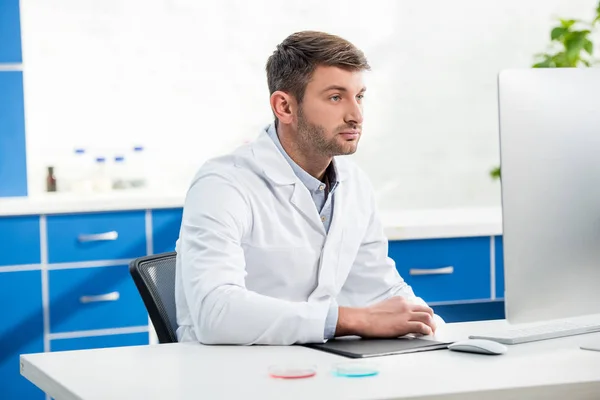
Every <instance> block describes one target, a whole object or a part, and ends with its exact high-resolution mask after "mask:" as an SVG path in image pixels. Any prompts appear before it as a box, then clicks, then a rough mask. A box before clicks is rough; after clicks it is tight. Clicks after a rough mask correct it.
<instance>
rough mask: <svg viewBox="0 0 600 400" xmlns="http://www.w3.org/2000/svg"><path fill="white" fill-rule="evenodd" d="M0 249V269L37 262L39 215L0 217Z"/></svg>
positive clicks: (38, 261) (38, 252)
mask: <svg viewBox="0 0 600 400" xmlns="http://www.w3.org/2000/svg"><path fill="white" fill-rule="evenodd" d="M0 136H1V131H0ZM0 162H1V161H0ZM0 249H1V250H0V254H1V255H2V256H1V257H0V269H1V268H2V266H3V265H5V266H6V265H23V264H39V263H40V262H41V260H40V258H41V256H40V217H38V216H26V217H4V218H0Z"/></svg>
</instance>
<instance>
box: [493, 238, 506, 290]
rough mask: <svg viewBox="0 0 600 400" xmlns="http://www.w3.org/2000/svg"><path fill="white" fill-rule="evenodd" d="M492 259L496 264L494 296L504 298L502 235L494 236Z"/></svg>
mask: <svg viewBox="0 0 600 400" xmlns="http://www.w3.org/2000/svg"><path fill="white" fill-rule="evenodd" d="M494 252H495V254H494V260H495V264H496V298H499V299H503V298H504V246H503V245H502V236H496V237H494Z"/></svg>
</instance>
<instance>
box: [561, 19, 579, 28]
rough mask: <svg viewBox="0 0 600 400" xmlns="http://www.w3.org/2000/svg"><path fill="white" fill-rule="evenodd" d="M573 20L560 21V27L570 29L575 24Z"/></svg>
mask: <svg viewBox="0 0 600 400" xmlns="http://www.w3.org/2000/svg"><path fill="white" fill-rule="evenodd" d="M575 22H577V21H575V20H574V19H562V18H561V20H560V23H561V25H562V26H563V28H566V29H569V28H570V27H572V26H573V25H574V24H575Z"/></svg>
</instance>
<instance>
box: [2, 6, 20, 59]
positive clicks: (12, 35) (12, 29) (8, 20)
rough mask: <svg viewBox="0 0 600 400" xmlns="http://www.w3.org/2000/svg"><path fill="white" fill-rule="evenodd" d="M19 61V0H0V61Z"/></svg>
mask: <svg viewBox="0 0 600 400" xmlns="http://www.w3.org/2000/svg"><path fill="white" fill-rule="evenodd" d="M20 62H21V19H20V17H19V0H2V1H0V63H11V64H12V63H20Z"/></svg>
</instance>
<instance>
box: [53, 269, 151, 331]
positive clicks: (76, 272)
mask: <svg viewBox="0 0 600 400" xmlns="http://www.w3.org/2000/svg"><path fill="white" fill-rule="evenodd" d="M48 279H49V287H50V332H52V333H58V332H74V331H83V330H93V329H108V328H122V327H129V326H143V325H148V315H147V313H146V309H145V307H144V304H143V302H142V299H141V297H140V295H139V293H138V291H137V289H136V287H135V285H134V283H133V280H132V279H131V276H130V275H129V270H128V268H127V266H126V265H119V266H114V267H97V268H74V269H62V270H51V271H50V272H49V276H48Z"/></svg>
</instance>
